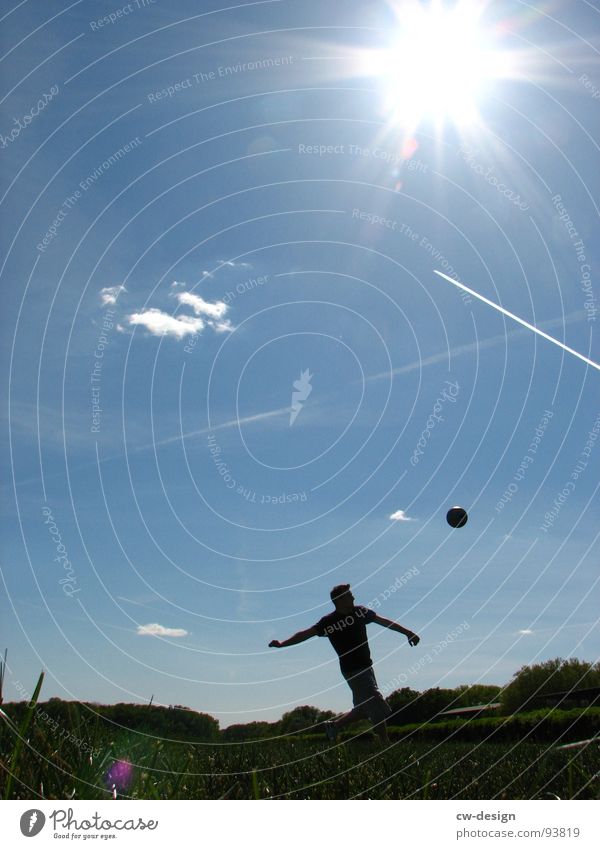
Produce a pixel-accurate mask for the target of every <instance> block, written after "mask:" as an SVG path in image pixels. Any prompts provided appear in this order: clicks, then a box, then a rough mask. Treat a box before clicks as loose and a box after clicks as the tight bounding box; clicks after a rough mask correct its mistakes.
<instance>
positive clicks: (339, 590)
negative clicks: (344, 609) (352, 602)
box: [330, 584, 350, 604]
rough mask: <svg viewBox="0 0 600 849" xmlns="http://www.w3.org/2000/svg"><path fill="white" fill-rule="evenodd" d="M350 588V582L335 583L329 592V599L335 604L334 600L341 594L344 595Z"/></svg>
mask: <svg viewBox="0 0 600 849" xmlns="http://www.w3.org/2000/svg"><path fill="white" fill-rule="evenodd" d="M349 590H350V584H337V585H336V586H335V587H334V588H333V589H332V590H331V592H330V596H331V600H332V602H333V603H334V604H335V600H336V599H337V598H339V597H340V596H341V595H344V594H345V593H347V592H348V591H349Z"/></svg>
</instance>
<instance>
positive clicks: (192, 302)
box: [175, 292, 228, 318]
mask: <svg viewBox="0 0 600 849" xmlns="http://www.w3.org/2000/svg"><path fill="white" fill-rule="evenodd" d="M175 297H176V298H177V300H178V301H179V303H180V304H185V305H186V306H188V307H191V308H192V309H193V310H194V312H195V313H196V315H207V316H209V317H210V318H222V317H223V316H224V315H225V313H226V312H227V309H228V307H227V304H226V303H225V302H224V301H215V302H214V303H212V304H211V303H210V302H209V301H205V300H204V298H201V297H200V295H193V294H192V293H191V292H178V293H177V295H176V296H175Z"/></svg>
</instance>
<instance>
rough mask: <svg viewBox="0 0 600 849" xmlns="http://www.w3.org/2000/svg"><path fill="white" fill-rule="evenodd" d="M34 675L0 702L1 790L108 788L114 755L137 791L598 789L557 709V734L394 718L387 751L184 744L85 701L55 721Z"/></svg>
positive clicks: (69, 794)
mask: <svg viewBox="0 0 600 849" xmlns="http://www.w3.org/2000/svg"><path fill="white" fill-rule="evenodd" d="M42 678H43V676H40V680H39V681H38V684H37V686H36V688H35V692H34V695H33V697H32V699H31V701H30V702H29V703H28V705H27V706H23V705H20V706H19V707H18V709H17V706H12V707H11V706H10V705H5V706H4V707H3V709H2V710H0V796H2V797H4V798H7V799H8V798H10V799H32V798H44V799H107V798H110V797H111V795H113V793H114V792H115V789H114V788H112V787H111V786H109V785H108V783H107V780H106V775H107V771H108V770H109V769H110V768H111V766H113V764H114V763H115V762H116V761H119V760H120V761H129V763H131V764H132V765H133V766H132V768H131V770H130V771H131V781H130V783H129V784H128V785H127V786H126V787H125V786H118V787H117V788H116V795H117V796H121V797H123V796H125V797H129V798H136V799H157V800H159V799H278V798H286V799H349V798H357V799H554V798H559V799H600V739H596V740H595V741H594V742H593V743H590V744H588V745H586V746H581V747H576V748H573V749H559V748H558V746H557V744H556V743H557V742H561V743H564V742H566V740H565V735H564V733H563V732H564V720H565V718H564V717H562V718H561V722H560V723H559V725H558V726H557V727H559V728H560V729H561V731H560V733H559V734H558V735H557V736H556V738H554V739H555V740H556V742H541V741H537V742H536V741H534V740H532V739H531V738H530V737H527V736H524V738H523V739H516V740H513V741H512V742H511V741H508V740H498V739H496V738H495V737H494V738H492V739H491V740H488V741H485V740H481V739H475V740H456V739H454V738H453V737H452V736H450V737H449V739H445V740H444V739H440V740H435V739H418V738H417V735H414V734H413V736H406V729H401V730H399V731H400V733H399V734H397V735H396V736H394V734H395V732H396V730H395V729H392V743H391V745H390V746H389V748H387V749H386V750H382V749H381V747H380V746H379V744H378V743H377V742H376V741H375V740H374V739H372V737H371V736H370V734H368V733H367V734H364V733H363V734H358V735H356V734H355V736H354V737H351V738H347V739H345V740H344V741H343V742H342V743H341V744H339V745H337V746H330V745H329V744H328V743H326V741H325V738H324V736H320V735H317V734H312V735H307V736H304V737H303V736H301V735H294V736H291V737H284V738H276V739H266V740H262V741H257V742H251V743H226V742H221V743H215V742H209V743H191V742H186V743H182V742H169V741H166V740H160V739H157V738H156V736H155V735H153V734H152V733H143V729H138V730H136V731H132V730H127V729H123V728H119V727H118V726H117V725H115V724H114V723H111V722H108V721H107V720H106V719H104V718H99V717H97V716H94V715H93V714H92V713H90V712H87V711H86V712H79V711H77V710H74V709H69V710H68V711H67V712H66V713H65V714H64V715H63V716H62V719H61V720H60V722H58V723H53V721H52V720H51V719H50V717H49V715H48V713H47V712H46V710H45V706H44V705H39V704H37V702H38V697H39V692H40V688H41V684H42ZM11 712H12V714H13V717H14V718H13V717H11V715H10V714H11ZM564 713H567V712H564ZM17 714H18V720H19V721H17ZM540 718H542V719H543V718H544V712H537V714H534V715H532V717H529V718H527V717H526V716H525V715H523V716H520V717H519V723H517V724H516V725H515V728H516V729H517V730H518V731H519V732H521V731H522V732H523V733H524V734H525V735H526V734H527V732H528V731H529V730H530V729H531V728H532V727H533V725H534V724H535V722H537V723H539V720H540ZM534 720H535V722H534ZM569 720H570V717H569ZM474 722H475V721H473V723H474ZM494 724H495V723H489V721H486V725H488V726H490V727H491V726H492V725H494ZM67 726H68V727H67ZM548 727H550V726H548ZM455 728H456V723H452V729H448V730H450V731H452V730H453V729H455ZM486 730H489V728H488V729H486ZM446 736H447V735H446ZM486 736H487V735H486ZM571 739H574V738H573V737H571Z"/></svg>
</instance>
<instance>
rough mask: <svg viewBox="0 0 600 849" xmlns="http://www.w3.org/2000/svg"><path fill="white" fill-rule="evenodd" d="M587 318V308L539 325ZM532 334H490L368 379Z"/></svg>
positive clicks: (547, 326) (438, 361) (521, 331)
mask: <svg viewBox="0 0 600 849" xmlns="http://www.w3.org/2000/svg"><path fill="white" fill-rule="evenodd" d="M584 318H585V310H579V311H577V312H572V313H569V315H565V316H563V317H562V318H553V319H550V320H549V321H544V322H541V323H540V324H539V325H538V327H540V328H542V329H544V330H550V329H552V328H553V327H563V326H564V325H566V324H573V323H575V322H577V321H582V320H583V319H584ZM526 336H531V333H530V331H528V330H509V331H508V333H499V334H498V335H497V336H490V337H489V339H482V340H480V341H479V342H469V343H467V344H465V345H457V346H456V347H455V348H450V350H446V351H440V353H439V354H432V355H431V356H430V357H425V358H424V359H422V360H414V361H413V362H412V363H407V364H406V365H404V366H399V367H398V368H395V369H392V371H391V372H390V371H381V372H379V373H378V374H372V375H370V376H369V377H367V378H366V380H381V379H382V378H389V377H390V375H396V374H407V373H408V372H411V371H417V370H418V369H422V368H426V367H427V366H433V365H437V364H438V363H447V362H449V361H451V360H453V359H455V358H456V357H464V356H466V355H467V354H473V353H475V352H477V351H485V350H487V349H488V348H495V347H497V346H498V345H502V344H503V343H506V342H507V341H508V340H509V339H515V338H518V337H526Z"/></svg>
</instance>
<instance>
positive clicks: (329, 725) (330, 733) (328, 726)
mask: <svg viewBox="0 0 600 849" xmlns="http://www.w3.org/2000/svg"><path fill="white" fill-rule="evenodd" d="M323 724H324V726H325V734H326V735H327V739H328V740H329V742H330V743H335V741H336V740H337V736H338V731H337V726H336V724H335V722H331V721H329V722H325V723H323Z"/></svg>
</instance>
